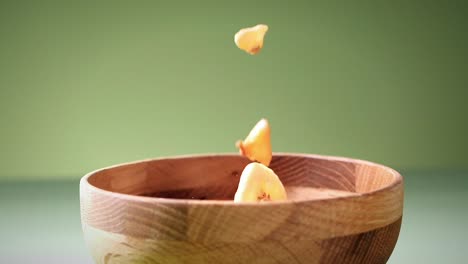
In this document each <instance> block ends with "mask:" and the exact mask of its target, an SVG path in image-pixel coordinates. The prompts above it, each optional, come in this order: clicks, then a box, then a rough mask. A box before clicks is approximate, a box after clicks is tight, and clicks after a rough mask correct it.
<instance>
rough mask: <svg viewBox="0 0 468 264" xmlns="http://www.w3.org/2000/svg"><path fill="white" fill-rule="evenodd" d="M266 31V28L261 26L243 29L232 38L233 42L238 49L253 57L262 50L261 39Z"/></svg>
mask: <svg viewBox="0 0 468 264" xmlns="http://www.w3.org/2000/svg"><path fill="white" fill-rule="evenodd" d="M267 31H268V26H267V25H262V24H260V25H256V26H254V27H250V28H243V29H241V30H239V32H237V33H236V35H235V36H234V42H235V43H236V45H237V47H239V49H241V50H244V51H245V52H247V53H249V54H251V55H255V54H257V53H258V52H260V50H261V49H262V47H263V39H264V38H265V34H266V32H267Z"/></svg>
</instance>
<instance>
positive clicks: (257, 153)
mask: <svg viewBox="0 0 468 264" xmlns="http://www.w3.org/2000/svg"><path fill="white" fill-rule="evenodd" d="M236 145H237V147H238V148H239V152H240V154H241V155H243V156H246V157H247V158H249V159H250V160H251V161H258V162H260V163H262V164H263V165H265V166H269V165H270V162H271V158H272V151H271V130H270V124H269V123H268V121H267V120H266V119H261V120H260V121H258V123H257V124H256V125H255V126H254V128H253V129H252V130H251V131H250V133H249V135H248V136H247V137H246V138H245V140H243V141H242V140H239V141H237V143H236Z"/></svg>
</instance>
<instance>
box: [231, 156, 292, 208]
mask: <svg viewBox="0 0 468 264" xmlns="http://www.w3.org/2000/svg"><path fill="white" fill-rule="evenodd" d="M286 199H287V196H286V190H285V189H284V186H283V184H282V183H281V181H280V179H279V178H278V175H276V174H275V173H274V172H273V170H271V169H270V168H268V167H266V166H265V165H263V164H260V163H257V162H252V163H250V164H248V165H247V166H246V167H245V169H244V171H242V175H241V177H240V181H239V187H238V188H237V192H236V194H235V196H234V202H261V201H281V200H286Z"/></svg>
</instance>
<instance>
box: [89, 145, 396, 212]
mask: <svg viewBox="0 0 468 264" xmlns="http://www.w3.org/2000/svg"><path fill="white" fill-rule="evenodd" d="M273 156H291V157H309V158H315V159H321V160H328V161H344V162H352V163H360V164H367V165H370V166H377V167H380V168H382V169H384V170H386V171H388V172H390V173H391V174H393V176H394V177H393V181H392V182H391V183H390V184H388V185H386V186H384V187H381V188H378V189H376V190H373V191H370V192H365V193H356V195H352V196H340V197H333V198H317V199H300V200H285V201H270V202H267V203H258V202H242V203H235V202H234V200H193V199H179V198H161V197H148V196H139V195H132V194H125V193H119V192H112V191H108V190H105V189H101V188H99V187H96V186H95V185H93V184H91V183H90V182H89V178H90V177H92V176H93V175H94V174H96V173H99V172H102V171H104V170H110V169H113V168H117V167H121V166H127V165H133V164H138V163H143V162H149V161H158V160H168V159H186V158H201V157H239V154H238V153H232V152H231V153H229V152H228V153H199V154H185V155H174V156H163V157H156V158H148V159H142V160H136V161H131V162H124V163H119V164H115V165H111V166H107V167H104V168H100V169H97V170H94V171H91V172H89V173H87V174H85V175H84V176H83V177H82V178H81V179H80V190H82V188H83V187H86V188H89V189H90V190H91V191H93V192H96V193H99V194H101V195H106V196H112V197H114V198H118V199H120V200H126V201H129V202H143V203H150V204H160V205H161V204H162V205H164V204H166V205H189V204H190V205H220V206H244V207H251V206H275V205H276V206H277V205H284V204H301V203H311V202H319V201H337V200H346V199H349V198H351V197H368V196H373V195H376V194H379V193H384V192H386V191H389V190H391V189H393V188H395V187H397V186H399V185H402V184H403V177H402V175H401V174H400V173H399V172H398V171H396V170H394V169H392V168H390V167H388V166H385V165H382V164H379V163H375V162H372V161H367V160H362V159H356V158H349V157H341V156H331V155H320V154H309V153H296V152H273ZM80 196H81V191H80Z"/></svg>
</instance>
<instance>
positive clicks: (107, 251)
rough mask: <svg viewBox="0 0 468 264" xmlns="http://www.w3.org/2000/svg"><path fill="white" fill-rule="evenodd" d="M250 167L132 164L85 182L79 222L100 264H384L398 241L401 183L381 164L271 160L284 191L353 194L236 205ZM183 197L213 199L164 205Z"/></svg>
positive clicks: (187, 161)
mask: <svg viewBox="0 0 468 264" xmlns="http://www.w3.org/2000/svg"><path fill="white" fill-rule="evenodd" d="M248 163H249V161H248V160H246V159H245V158H243V157H240V156H238V155H200V156H186V157H173V158H162V159H155V160H147V161H141V162H135V163H129V164H124V165H119V166H114V167H111V168H106V169H103V170H99V171H96V172H92V173H90V174H88V175H86V176H85V177H83V178H82V180H81V183H80V200H81V218H82V224H83V231H84V235H85V239H86V242H87V244H88V247H89V248H90V250H91V252H92V255H93V258H94V260H95V261H96V263H385V262H386V261H387V260H388V258H389V257H390V254H391V252H392V251H393V248H394V246H395V244H396V241H397V239H398V234H399V231H400V225H401V219H402V209H403V182H402V178H401V176H400V174H398V173H397V172H396V171H394V170H392V169H390V168H387V167H385V166H381V165H378V164H375V163H371V162H366V161H361V160H354V159H347V158H338V157H325V156H318V155H308V154H275V155H274V158H273V161H272V163H271V166H270V167H271V168H272V169H273V170H274V171H275V172H276V173H277V174H278V176H279V177H280V178H281V180H282V182H283V183H284V184H285V185H286V187H287V188H288V187H297V186H300V187H308V188H309V187H310V188H328V189H335V190H340V191H342V192H348V193H349V196H345V197H334V198H323V197H322V198H318V199H311V198H310V197H306V196H304V197H303V198H301V197H295V198H294V199H293V200H288V201H285V202H269V203H244V204H235V203H233V202H232V201H220V200H218V201H214V200H209V199H232V197H233V195H234V192H235V190H236V188H237V183H238V180H239V174H240V172H241V171H242V169H243V168H244V167H245V165H246V164H248ZM141 195H151V196H158V197H160V196H161V195H163V196H167V195H168V196H172V197H174V196H179V197H186V198H190V197H195V198H206V199H208V200H188V199H164V198H154V197H143V196H141Z"/></svg>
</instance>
